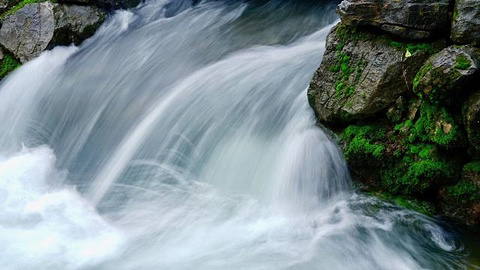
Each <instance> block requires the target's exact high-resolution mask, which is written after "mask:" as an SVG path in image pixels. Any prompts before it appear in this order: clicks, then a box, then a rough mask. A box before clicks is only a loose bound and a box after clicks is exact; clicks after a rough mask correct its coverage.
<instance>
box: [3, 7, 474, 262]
mask: <svg viewBox="0 0 480 270" xmlns="http://www.w3.org/2000/svg"><path fill="white" fill-rule="evenodd" d="M333 8H334V5H332V4H330V3H314V4H311V3H310V4H308V3H303V4H298V2H292V3H288V2H287V3H286V2H284V1H278V2H275V1H270V2H265V3H261V4H258V3H238V2H237V3H225V2H218V1H212V2H208V1H207V2H201V3H197V4H196V5H194V6H192V5H190V4H189V2H188V1H174V2H169V1H156V2H155V1H149V2H147V3H145V4H143V5H141V6H139V7H138V8H136V9H135V10H133V11H119V12H117V13H116V14H115V15H113V16H111V17H110V18H109V19H108V20H107V22H106V23H105V24H104V25H103V26H102V27H101V29H100V30H99V31H98V32H97V34H96V35H95V36H94V37H93V38H91V39H90V40H88V41H86V42H85V43H84V44H83V45H82V46H81V47H79V48H75V47H68V48H67V47H63V48H56V49H54V50H53V51H51V52H46V53H44V54H42V55H41V56H40V57H39V58H37V59H36V60H34V61H31V62H29V63H27V64H25V65H24V66H23V67H22V68H21V69H19V70H18V71H16V72H14V73H13V74H12V75H11V76H10V77H9V78H7V79H6V80H5V81H4V82H3V84H2V86H1V89H0V245H1V246H2V249H1V250H0V269H22V270H23V269H461V268H465V267H466V266H465V264H466V262H465V261H466V256H465V254H464V252H463V251H462V249H461V247H460V245H459V244H458V243H456V241H455V240H454V238H453V237H452V236H451V235H450V234H448V233H446V232H445V231H443V230H442V229H441V227H440V226H439V225H437V224H436V222H435V221H434V220H432V219H430V218H427V217H425V216H422V215H419V214H416V213H413V212H410V211H407V210H403V209H400V208H398V207H395V206H393V205H390V204H387V203H383V202H381V201H378V200H377V199H374V198H370V197H367V196H364V195H361V194H357V193H355V192H353V190H352V189H351V187H350V180H349V176H348V172H347V169H346V166H345V164H344V162H343V159H342V156H341V153H340V152H339V150H338V148H337V146H336V145H335V143H333V142H332V141H331V140H329V138H328V137H327V136H326V135H325V134H324V132H322V130H321V129H320V128H318V127H316V126H315V119H314V116H313V113H312V110H311V109H310V108H309V106H308V104H307V100H306V88H307V87H308V83H309V80H310V78H311V76H312V74H313V72H314V70H315V69H316V67H317V66H318V65H319V62H320V60H321V56H322V53H323V50H324V41H325V38H326V34H327V33H328V30H329V28H330V27H331V25H330V24H331V23H333V22H334V20H335V17H334V15H333V14H334V13H333Z"/></svg>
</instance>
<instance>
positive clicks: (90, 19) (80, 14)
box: [0, 2, 104, 62]
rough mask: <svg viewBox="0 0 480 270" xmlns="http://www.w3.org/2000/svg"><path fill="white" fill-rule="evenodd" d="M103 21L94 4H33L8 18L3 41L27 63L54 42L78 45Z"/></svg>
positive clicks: (1, 35) (0, 32) (0, 40)
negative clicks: (92, 5)
mask: <svg viewBox="0 0 480 270" xmlns="http://www.w3.org/2000/svg"><path fill="white" fill-rule="evenodd" d="M103 20H104V15H103V13H102V12H101V11H100V10H99V9H98V8H95V7H87V6H66V5H59V4H52V3H49V2H44V3H37V4H30V5H26V6H25V7H23V8H21V9H20V10H18V11H17V12H16V13H14V14H12V15H10V16H8V17H7V18H5V20H4V22H3V24H2V27H1V29H0V44H1V45H2V46H3V47H5V48H6V49H7V50H9V51H10V52H11V53H12V54H13V55H15V57H16V58H18V59H19V60H20V61H21V62H26V61H28V60H31V59H33V58H35V57H37V56H38V55H39V54H40V53H41V52H43V51H44V50H46V49H48V48H50V47H53V46H54V45H66V44H70V43H75V44H78V43H79V42H81V41H82V40H83V39H84V38H86V37H88V36H89V35H91V34H93V32H94V29H95V27H97V26H98V25H99V24H100V23H101V22H102V21H103Z"/></svg>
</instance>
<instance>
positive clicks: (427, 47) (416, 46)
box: [407, 43, 434, 54]
mask: <svg viewBox="0 0 480 270" xmlns="http://www.w3.org/2000/svg"><path fill="white" fill-rule="evenodd" d="M407 50H408V51H409V52H410V53H411V54H415V53H416V52H426V53H428V54H432V53H434V49H433V46H432V44H430V43H409V44H407Z"/></svg>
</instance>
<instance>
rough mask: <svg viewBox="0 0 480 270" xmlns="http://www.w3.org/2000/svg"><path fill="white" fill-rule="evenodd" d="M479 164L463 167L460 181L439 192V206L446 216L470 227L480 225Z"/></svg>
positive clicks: (473, 163)
mask: <svg viewBox="0 0 480 270" xmlns="http://www.w3.org/2000/svg"><path fill="white" fill-rule="evenodd" d="M479 176H480V162H479V161H475V162H471V163H467V164H466V165H464V166H463V171H462V178H461V180H460V181H459V182H458V183H456V184H454V185H450V186H447V187H445V188H443V189H442V190H441V191H440V198H441V206H442V208H443V210H444V212H445V214H446V215H447V216H450V217H453V218H456V219H460V220H462V221H464V222H466V223H467V224H470V225H480V177H479Z"/></svg>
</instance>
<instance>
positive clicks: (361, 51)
mask: <svg viewBox="0 0 480 270" xmlns="http://www.w3.org/2000/svg"><path fill="white" fill-rule="evenodd" d="M354 29H355V28H353V27H349V26H345V25H342V24H339V25H337V26H336V27H334V28H333V29H332V31H331V32H330V34H329V36H328V38H327V45H326V50H325V54H324V57H323V61H322V64H321V66H320V68H319V69H318V70H317V71H316V72H315V74H314V77H313V80H312V82H311V83H310V88H309V91H308V96H309V102H310V104H311V106H312V107H313V108H314V110H315V112H316V114H317V117H318V118H319V120H320V121H322V122H326V123H329V122H330V123H333V122H348V121H352V120H355V119H362V118H366V117H369V116H372V115H374V114H375V113H377V112H379V111H381V110H384V109H386V108H388V107H389V106H390V105H391V104H393V103H394V102H395V100H396V99H397V98H398V97H399V96H400V95H402V94H403V93H405V92H407V91H408V90H409V88H410V85H411V82H412V81H413V77H414V76H415V73H416V71H417V70H418V68H420V66H421V64H422V63H423V61H425V59H426V58H427V57H428V55H427V53H426V52H424V51H422V50H413V49H412V53H411V56H410V57H408V58H407V57H405V54H406V51H407V52H409V51H408V50H407V48H405V47H406V46H405V45H404V44H400V43H398V42H393V41H391V40H389V39H387V38H386V37H384V36H378V35H372V34H367V33H364V32H361V31H358V30H354Z"/></svg>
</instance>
